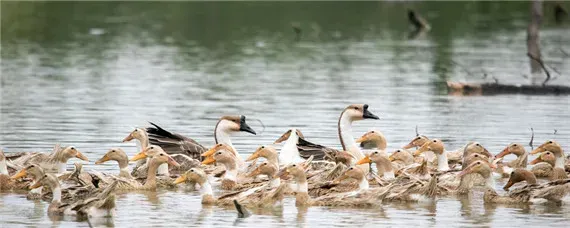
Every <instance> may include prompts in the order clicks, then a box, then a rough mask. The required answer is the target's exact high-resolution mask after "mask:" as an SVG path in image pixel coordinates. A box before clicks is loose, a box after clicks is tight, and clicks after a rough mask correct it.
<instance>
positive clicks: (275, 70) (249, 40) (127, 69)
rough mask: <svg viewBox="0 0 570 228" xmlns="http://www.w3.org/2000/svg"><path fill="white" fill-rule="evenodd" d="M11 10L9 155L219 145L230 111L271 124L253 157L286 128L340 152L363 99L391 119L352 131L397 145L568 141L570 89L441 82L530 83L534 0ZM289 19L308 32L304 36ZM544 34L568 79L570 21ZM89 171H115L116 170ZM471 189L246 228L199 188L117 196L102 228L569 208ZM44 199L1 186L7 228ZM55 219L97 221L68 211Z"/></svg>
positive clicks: (434, 217) (380, 221)
mask: <svg viewBox="0 0 570 228" xmlns="http://www.w3.org/2000/svg"><path fill="white" fill-rule="evenodd" d="M1 4H2V7H0V10H1V11H2V13H1V17H2V20H1V23H2V26H0V27H1V29H2V31H1V33H0V34H1V36H2V37H1V38H2V39H0V42H1V45H2V48H1V50H2V51H1V60H2V67H1V71H2V76H1V77H0V106H1V107H2V108H1V109H0V115H1V118H0V145H1V146H2V147H3V148H5V150H6V152H16V151H31V150H33V151H50V150H51V148H52V146H53V144H54V143H61V144H62V145H75V146H76V147H78V148H81V149H82V151H85V152H86V153H85V154H86V155H87V156H88V157H89V158H95V157H101V156H102V155H103V154H104V153H105V152H106V151H107V150H108V148H111V147H121V148H123V149H124V150H125V151H126V153H127V154H128V155H130V156H132V155H134V154H135V153H136V152H137V151H136V149H135V148H134V145H132V144H123V143H121V139H122V138H123V137H124V136H125V135H126V134H128V133H129V132H130V131H131V130H132V128H133V127H137V126H139V127H142V126H146V125H147V121H153V122H157V123H159V124H160V125H161V126H164V127H166V128H167V129H169V130H172V131H173V132H179V133H181V134H183V135H185V136H188V137H191V138H193V139H195V140H196V141H198V142H200V143H201V144H203V145H204V146H211V145H213V143H214V139H213V135H212V132H213V126H214V125H215V123H216V121H217V119H218V118H219V117H220V116H222V115H226V114H243V115H246V116H248V118H250V117H251V118H252V119H254V118H255V119H259V120H261V121H262V122H263V123H264V125H265V126H266V129H265V130H264V131H263V132H261V130H260V131H259V132H260V134H258V135H256V136H255V137H253V136H249V135H237V136H236V137H235V140H234V139H233V141H234V143H235V147H236V148H237V149H238V150H239V151H240V152H241V151H243V152H244V154H243V155H244V156H247V155H248V154H249V153H251V151H254V150H255V149H256V148H257V147H258V146H259V145H262V144H270V143H272V142H273V141H274V140H275V139H276V138H278V137H279V136H280V135H281V134H282V133H283V132H284V131H285V130H286V129H288V128H290V127H297V128H300V129H302V131H303V133H304V134H305V135H306V136H307V137H310V138H311V139H315V141H317V142H319V143H321V144H323V145H328V146H331V147H335V148H339V147H340V146H339V141H338V136H337V129H336V125H337V121H338V114H339V113H340V112H341V111H342V109H343V108H344V107H346V105H347V104H351V103H368V104H369V105H370V107H371V109H372V111H373V112H376V113H380V116H381V118H382V119H381V120H379V121H371V122H362V123H356V124H355V125H354V128H353V131H354V134H355V136H356V135H357V134H361V133H363V132H366V131H368V130H370V129H377V130H381V131H382V132H383V133H384V134H385V135H386V137H387V139H388V141H389V143H388V146H389V147H390V148H389V150H393V149H396V148H398V147H400V146H402V145H404V144H406V143H407V142H408V141H409V140H410V139H411V138H412V137H414V136H415V133H414V128H415V126H416V125H417V126H419V129H420V131H421V133H422V134H425V135H428V136H430V137H431V136H433V137H436V138H441V139H443V140H444V142H445V144H446V147H447V148H451V149H453V148H458V147H460V146H462V145H464V144H465V143H466V142H468V141H479V142H481V143H482V144H483V145H485V147H487V148H488V149H489V150H490V151H500V150H502V149H503V148H504V146H506V145H507V144H508V143H510V142H513V141H514V142H527V141H528V137H529V134H530V133H529V130H528V129H529V128H530V127H534V129H535V134H536V140H538V141H543V140H547V139H554V140H557V141H559V143H560V144H562V145H570V125H568V124H565V123H567V121H568V119H570V113H569V112H568V110H567V109H568V108H567V107H568V105H569V104H570V103H569V100H568V97H567V96H522V95H500V96H493V97H453V96H447V91H446V87H445V84H444V83H443V82H444V81H445V80H459V81H462V80H465V81H477V82H480V81H482V80H484V79H482V78H481V77H480V75H478V74H479V73H478V72H480V71H485V72H487V73H488V74H489V77H488V78H492V77H497V78H498V79H499V80H500V82H501V83H512V84H517V83H525V82H524V81H521V78H522V77H521V75H522V74H523V73H525V72H526V71H527V67H528V59H527V57H526V56H524V54H521V50H525V45H526V44H525V36H524V35H521V34H524V31H525V28H526V23H527V15H528V7H529V5H528V3H527V2H441V3H440V2H429V1H426V2H405V3H402V2H326V3H321V2H319V3H313V2H272V3H265V2H255V3H247V4H245V3H238V2H232V3H219V2H216V3H209V2H173V3H148V2H73V3H68V2H2V3H1ZM408 8H414V9H417V10H418V12H422V15H423V16H424V17H426V19H427V20H428V21H430V23H431V25H432V29H431V30H430V31H429V32H427V33H422V32H419V33H417V34H410V33H409V27H408V21H407V18H406V17H405V15H406V10H407V9H408ZM299 9H303V10H299ZM292 22H298V23H296V24H297V25H298V26H299V27H300V29H301V30H302V32H301V37H300V38H299V41H298V42H295V40H294V37H295V32H294V31H292V28H291V24H292ZM38 31H41V32H38ZM542 31H543V33H541V41H543V42H544V44H545V46H544V47H543V52H544V53H543V54H544V56H548V60H549V61H552V65H553V67H556V68H557V69H558V71H560V72H561V74H562V75H567V74H568V72H569V70H570V69H569V68H568V66H570V64H569V63H568V60H569V58H565V57H564V56H563V55H562V54H561V52H560V51H559V50H558V49H559V47H560V45H561V44H566V43H569V42H570V37H568V36H567V35H566V34H567V28H565V27H560V26H558V25H555V24H551V23H550V22H549V21H545V22H544V26H543V27H542ZM409 36H414V39H409ZM551 44H560V45H558V46H554V45H551ZM523 53H524V51H523ZM454 63H460V64H461V65H462V66H465V67H466V68H468V71H471V72H477V73H472V74H473V75H470V74H469V73H467V72H466V71H465V69H462V68H461V67H459V66H457V64H454ZM487 80H489V79H487ZM556 83H561V84H568V83H570V81H569V80H562V79H559V80H556ZM506 116H508V118H505V117H506ZM253 124H256V123H255V121H254V122H252V127H253V128H254V129H256V130H257V129H261V128H262V126H261V125H257V124H256V125H257V126H254V125H253ZM554 128H556V129H557V130H558V131H557V132H558V133H557V134H553V133H552V132H553V129H554ZM69 168H71V166H70V167H69ZM84 168H85V169H86V170H87V171H89V170H90V169H96V170H98V171H105V172H111V173H116V167H115V166H94V165H93V164H92V163H90V164H85V166H84ZM499 183H500V181H499ZM499 183H498V185H497V189H500V185H499ZM503 184H504V183H503ZM473 194H474V195H473V196H471V197H470V198H460V199H455V198H442V199H438V200H437V202H434V203H428V204H386V205H383V206H382V207H381V208H373V209H362V210H357V209H346V208H337V209H331V208H320V207H315V208H310V209H308V208H296V207H295V206H294V199H290V198H287V199H286V200H285V202H284V206H283V208H278V209H277V210H252V212H253V213H254V216H252V217H250V218H248V219H244V220H236V219H235V217H236V215H235V210H234V209H233V208H219V207H208V206H203V205H201V204H200V195H199V194H198V193H197V192H192V191H170V190H164V191H158V192H156V193H152V192H136V193H128V194H123V193H121V194H119V195H118V198H117V216H116V217H115V218H114V219H113V220H110V221H103V222H102V223H101V226H113V225H116V226H118V227H128V226H132V224H133V220H132V218H133V217H134V216H136V218H137V220H136V222H139V223H141V224H145V226H170V225H179V224H189V222H191V223H192V225H195V226H227V225H231V224H235V225H236V226H243V227H267V226H268V225H267V224H270V225H269V226H299V227H306V226H311V227H312V226H322V227H331V226H334V225H341V226H342V225H344V226H361V225H362V226H386V225H388V226H420V225H425V224H430V225H432V226H444V225H449V224H453V225H454V226H472V225H475V226H480V225H484V226H537V225H543V224H550V223H553V221H555V220H556V219H560V217H562V216H563V215H564V214H568V213H570V207H569V206H566V205H562V206H561V207H553V206H546V207H544V206H532V207H522V208H516V207H511V206H493V205H487V204H483V203H482V202H481V200H480V198H481V197H479V196H480V192H476V193H473ZM47 205H48V203H46V202H39V201H37V202H35V201H28V200H26V199H25V197H22V195H16V194H12V193H10V194H1V195H0V214H1V215H2V220H0V226H8V225H5V224H9V225H14V224H15V225H17V226H25V225H33V226H51V225H52V221H51V220H50V218H48V217H47V216H46V210H47V209H46V207H47ZM458 211H459V213H457V212H458ZM518 215H523V216H518ZM513 217H517V219H516V220H513V219H509V218H513ZM371 218H373V219H371ZM165 220H168V221H165ZM53 225H55V226H78V225H80V226H83V225H85V223H83V222H82V223H77V222H76V221H74V220H72V219H68V218H64V219H63V220H56V221H55V222H54V223H53ZM552 226H565V224H554V225H552Z"/></svg>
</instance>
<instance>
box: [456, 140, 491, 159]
mask: <svg viewBox="0 0 570 228" xmlns="http://www.w3.org/2000/svg"><path fill="white" fill-rule="evenodd" d="M473 153H476V154H482V155H485V156H487V157H488V158H490V159H493V157H494V156H493V154H491V153H490V152H489V151H488V150H487V148H485V147H484V146H483V145H481V143H479V142H472V143H469V144H467V146H465V148H464V151H463V155H464V156H465V157H467V156H469V155H470V154H473Z"/></svg>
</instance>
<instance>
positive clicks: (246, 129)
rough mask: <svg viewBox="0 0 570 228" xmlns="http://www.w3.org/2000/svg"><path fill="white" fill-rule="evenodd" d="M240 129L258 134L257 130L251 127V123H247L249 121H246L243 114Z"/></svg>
mask: <svg viewBox="0 0 570 228" xmlns="http://www.w3.org/2000/svg"><path fill="white" fill-rule="evenodd" d="M239 130H240V131H245V132H249V133H251V134H254V135H256V133H255V131H254V130H253V129H251V127H250V126H249V125H247V123H246V122H245V116H241V119H240V122H239Z"/></svg>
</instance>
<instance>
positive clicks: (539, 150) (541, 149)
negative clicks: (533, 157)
mask: <svg viewBox="0 0 570 228" xmlns="http://www.w3.org/2000/svg"><path fill="white" fill-rule="evenodd" d="M545 151H546V149H544V147H542V146H539V147H537V148H536V149H534V150H533V151H532V152H530V154H538V153H542V152H545Z"/></svg>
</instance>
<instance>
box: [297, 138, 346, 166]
mask: <svg viewBox="0 0 570 228" xmlns="http://www.w3.org/2000/svg"><path fill="white" fill-rule="evenodd" d="M297 149H298V150H299V155H301V157H302V158H303V159H307V158H309V157H311V156H313V157H314V159H315V160H330V161H334V154H336V153H337V152H339V150H336V149H333V148H329V147H325V146H321V145H319V144H314V143H312V142H309V141H307V140H305V139H303V138H299V142H297Z"/></svg>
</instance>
